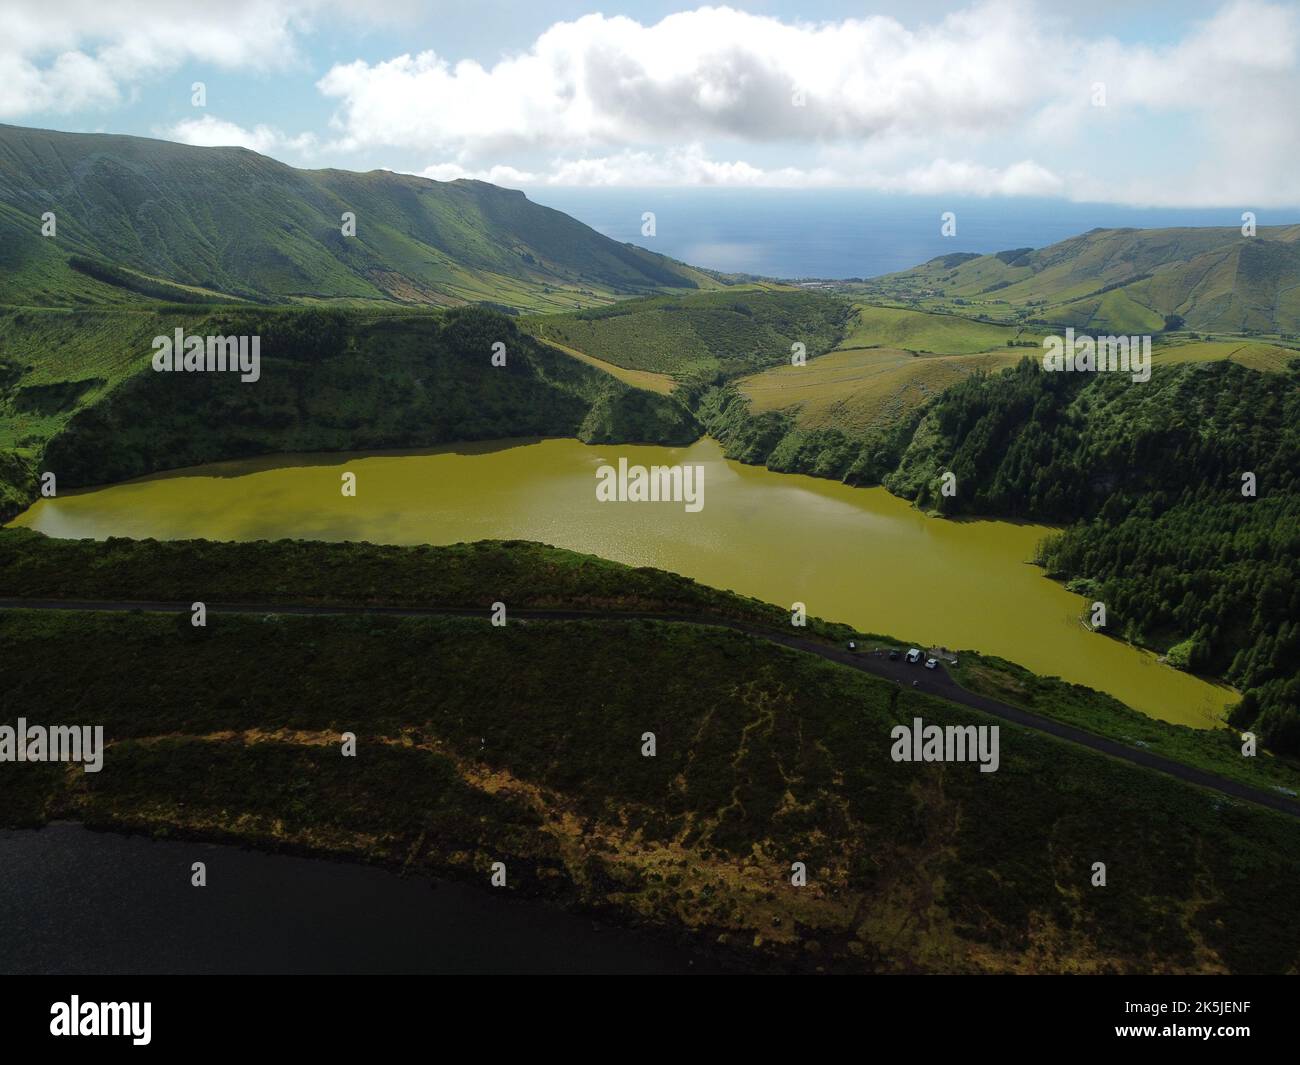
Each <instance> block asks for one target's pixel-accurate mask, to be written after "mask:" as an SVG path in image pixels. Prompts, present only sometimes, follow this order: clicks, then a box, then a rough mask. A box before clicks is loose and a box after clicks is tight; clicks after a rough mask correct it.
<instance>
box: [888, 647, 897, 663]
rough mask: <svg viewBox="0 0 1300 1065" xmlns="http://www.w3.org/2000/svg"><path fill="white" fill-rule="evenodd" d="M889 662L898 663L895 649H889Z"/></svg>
mask: <svg viewBox="0 0 1300 1065" xmlns="http://www.w3.org/2000/svg"><path fill="white" fill-rule="evenodd" d="M889 660H890V661H891V662H897V661H898V650H897V649H896V648H891V649H890V652H889Z"/></svg>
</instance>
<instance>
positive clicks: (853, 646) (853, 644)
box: [849, 640, 858, 651]
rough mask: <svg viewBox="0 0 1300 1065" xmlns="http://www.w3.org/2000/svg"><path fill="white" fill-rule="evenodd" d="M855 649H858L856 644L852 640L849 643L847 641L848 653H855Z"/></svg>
mask: <svg viewBox="0 0 1300 1065" xmlns="http://www.w3.org/2000/svg"><path fill="white" fill-rule="evenodd" d="M857 649H858V645H857V644H856V643H854V642H853V641H852V640H850V641H849V650H850V651H856V650H857Z"/></svg>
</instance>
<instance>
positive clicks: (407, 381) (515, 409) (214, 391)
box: [0, 307, 699, 513]
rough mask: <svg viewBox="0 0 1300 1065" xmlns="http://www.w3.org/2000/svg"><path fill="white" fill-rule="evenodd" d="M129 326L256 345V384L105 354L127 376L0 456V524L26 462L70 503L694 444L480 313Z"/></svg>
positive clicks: (588, 373) (648, 399)
mask: <svg viewBox="0 0 1300 1065" xmlns="http://www.w3.org/2000/svg"><path fill="white" fill-rule="evenodd" d="M144 322H145V324H147V325H149V326H150V327H151V328H153V329H156V330H157V331H158V332H160V333H165V334H169V333H170V332H171V331H172V328H173V327H174V325H182V326H183V328H185V329H186V331H187V332H188V333H196V332H197V333H202V334H209V333H210V334H215V335H223V336H225V335H234V336H242V335H247V336H254V335H256V336H260V337H261V378H260V380H258V381H256V382H255V383H244V382H241V381H240V380H239V375H238V374H235V373H229V372H227V373H188V374H187V373H167V372H164V373H156V372H154V371H153V369H152V368H151V366H150V363H149V360H150V357H151V355H152V349H151V348H150V346H149V341H148V340H147V339H145V336H144V334H145V333H147V332H148V330H147V329H146V330H144V331H143V332H140V335H139V336H138V337H134V338H133V337H130V336H128V337H126V338H123V339H121V340H119V342H118V343H119V345H125V346H127V351H126V352H125V353H123V355H122V361H123V362H124V363H125V364H126V365H125V368H123V369H122V370H121V371H120V372H119V373H117V374H115V376H117V377H118V378H119V380H118V382H117V383H116V384H115V387H113V388H111V389H103V390H98V389H97V390H95V391H94V393H93V395H91V396H90V398H89V400H87V401H86V402H81V403H78V402H76V400H80V399H81V397H82V393H84V392H86V391H87V390H88V387H89V386H86V385H83V386H82V387H81V389H80V391H78V392H76V396H75V397H74V401H73V402H69V403H64V404H62V405H61V406H60V411H61V412H62V414H61V416H60V417H59V418H57V419H54V421H53V422H52V423H50V424H49V425H48V426H47V425H41V426H40V428H43V429H45V431H46V432H48V433H50V435H51V437H52V438H51V439H49V440H48V442H47V441H44V440H41V439H39V436H38V437H37V438H36V439H35V440H33V442H32V444H29V446H28V449H27V454H26V456H24V455H22V454H20V453H19V452H18V450H17V449H15V450H14V451H12V452H10V453H9V455H8V457H4V456H5V453H4V452H3V451H0V477H3V481H4V483H5V484H7V485H8V486H9V487H8V490H7V496H8V498H9V499H11V500H15V501H17V502H16V503H11V504H10V507H9V510H10V513H13V512H16V510H17V509H19V508H20V506H19V505H20V504H21V502H23V499H24V496H25V497H26V499H30V498H31V489H32V486H33V482H32V478H31V466H32V463H33V461H35V460H39V465H40V467H41V469H42V470H50V471H53V472H54V473H55V474H56V476H57V477H58V484H59V486H60V487H67V488H72V487H77V486H83V485H90V484H100V483H104V482H107V481H115V480H123V479H126V478H130V477H136V476H140V475H142V474H145V473H152V472H155V471H159V470H167V469H175V468H179V467H184V466H191V465H197V464H200V463H204V462H211V461H215V460H218V459H229V458H238V457H244V456H252V455H260V454H268V453H274V452H285V451H338V450H361V449H382V448H407V447H430V446H434V445H436V444H441V443H447V442H451V441H464V440H484V439H492V438H500V437H519V436H577V437H579V438H581V439H584V440H589V441H592V442H623V441H628V442H637V443H658V444H680V443H684V442H688V441H690V440H693V439H695V438H696V437H697V436H698V435H699V428H698V425H697V424H696V422H695V419H694V418H693V416H692V415H691V414H690V412H689V411H688V410H687V409H686V408H685V407H683V406H682V404H681V403H679V402H678V401H677V400H675V399H672V398H670V397H666V396H660V395H655V394H652V393H647V392H634V391H633V390H632V389H629V388H628V386H626V385H624V384H622V383H620V382H618V381H616V380H614V379H613V378H612V377H610V376H609V375H607V374H604V373H602V372H600V371H599V370H596V369H593V368H591V367H589V366H587V365H585V364H583V363H581V362H579V361H577V360H575V359H572V358H569V357H568V356H566V355H563V354H560V353H557V352H556V351H555V350H553V349H552V348H550V347H548V346H546V345H544V344H540V343H538V342H537V341H535V340H533V339H532V338H531V337H529V336H527V335H526V334H524V333H521V332H520V331H519V330H518V328H517V327H516V325H515V323H514V319H512V318H509V317H507V316H505V315H502V314H499V313H497V312H494V311H489V310H487V309H484V308H478V307H464V308H453V309H451V310H449V311H446V312H442V313H434V314H422V315H417V314H405V315H393V316H379V315H365V314H355V313H349V312H342V311H336V310H323V311H322V310H283V309H247V310H245V309H222V310H219V311H213V312H208V313H207V314H205V316H204V317H202V318H194V317H186V316H185V315H175V314H172V315H158V316H156V317H154V316H146V317H145V319H144ZM36 327H37V328H41V329H44V328H46V327H47V323H46V322H44V321H41V322H38V323H37V326H36ZM136 328H137V330H138V329H139V326H138V325H137V326H136ZM497 343H501V344H504V345H505V356H506V362H505V365H504V366H494V365H493V364H492V361H491V359H492V354H493V350H494V348H493V345H494V344H497ZM107 372H108V371H106V373H107ZM102 383H103V382H102V381H101V384H102ZM41 387H44V388H46V389H47V391H48V390H49V389H51V388H54V387H55V386H41ZM59 387H64V388H66V386H59ZM56 391H57V389H56ZM30 394H31V389H30V388H22V387H21V386H19V385H17V384H14V385H11V386H10V390H9V391H8V392H5V391H4V390H3V389H0V415H3V413H4V411H5V405H6V403H7V404H8V405H9V406H10V407H11V408H13V409H15V413H17V412H16V408H17V407H18V406H19V405H20V404H21V403H22V402H24V397H26V396H29V395H30ZM65 398H66V397H65ZM41 444H43V445H44V447H43V448H41V447H40V446H39V445H41ZM23 486H25V489H26V490H24V487H23Z"/></svg>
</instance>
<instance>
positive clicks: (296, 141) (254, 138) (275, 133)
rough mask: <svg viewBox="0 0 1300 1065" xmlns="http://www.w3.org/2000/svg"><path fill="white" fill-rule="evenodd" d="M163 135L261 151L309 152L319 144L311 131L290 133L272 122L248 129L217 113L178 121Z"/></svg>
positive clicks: (203, 143)
mask: <svg viewBox="0 0 1300 1065" xmlns="http://www.w3.org/2000/svg"><path fill="white" fill-rule="evenodd" d="M163 135H164V136H165V137H166V138H167V139H168V140H173V141H180V142H181V143H182V144H198V145H202V146H204V147H227V146H230V145H236V146H238V147H241V148H250V149H252V150H253V151H255V152H261V153H262V154H263V155H274V154H276V153H286V152H287V153H289V154H293V155H309V154H311V152H312V151H313V150H314V149H315V147H316V138H315V136H314V135H313V134H311V133H301V134H299V135H298V136H296V137H290V136H287V135H286V134H284V133H281V132H280V131H279V130H278V129H275V128H274V127H272V126H265V125H259V126H254V127H253V128H252V129H244V128H243V127H242V126H239V125H236V124H235V123H234V122H226V121H225V120H223V119H220V118H216V117H215V116H213V115H204V116H202V117H201V118H187V119H185V120H184V121H182V122H177V123H176V125H174V126H172V127H171V128H170V129H168V130H166V131H165V132H164V134H163Z"/></svg>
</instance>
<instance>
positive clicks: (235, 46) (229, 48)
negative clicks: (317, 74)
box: [0, 0, 325, 119]
mask: <svg viewBox="0 0 1300 1065" xmlns="http://www.w3.org/2000/svg"><path fill="white" fill-rule="evenodd" d="M323 6H325V5H324V3H323V2H322V0H222V2H221V3H218V4H207V3H204V4H187V3H177V2H175V0H5V4H4V23H3V33H0V118H9V119H12V118H17V117H20V116H23V115H29V114H36V113H39V112H45V111H53V112H62V113H66V112H69V111H75V110H79V109H82V108H90V107H109V106H113V105H115V104H117V103H119V102H121V100H122V99H123V98H124V97H126V96H129V95H130V93H131V92H132V90H133V88H134V87H136V86H138V85H139V84H140V83H141V82H144V81H147V80H149V79H151V78H154V77H157V76H159V75H162V74H166V73H168V72H170V71H173V70H176V69H178V68H179V67H181V66H182V65H183V64H185V63H187V62H190V61H194V60H198V61H201V62H204V63H210V64H214V65H216V66H219V67H224V68H226V69H250V70H272V69H282V68H284V67H286V66H290V65H293V64H296V63H299V62H301V56H300V54H299V50H298V47H297V34H298V32H299V31H300V30H301V29H302V28H303V27H304V26H305V25H306V24H307V22H308V20H309V18H310V17H311V16H312V15H313V14H314V13H315V12H317V11H318V10H319V9H321V8H322V7H323Z"/></svg>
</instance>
